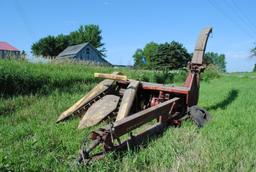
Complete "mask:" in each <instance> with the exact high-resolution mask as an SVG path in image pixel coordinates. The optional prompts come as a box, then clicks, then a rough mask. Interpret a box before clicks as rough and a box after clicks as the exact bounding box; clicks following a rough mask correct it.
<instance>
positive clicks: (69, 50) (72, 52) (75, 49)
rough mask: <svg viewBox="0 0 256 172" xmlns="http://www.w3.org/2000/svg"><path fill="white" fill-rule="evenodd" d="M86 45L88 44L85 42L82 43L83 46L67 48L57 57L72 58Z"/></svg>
mask: <svg viewBox="0 0 256 172" xmlns="http://www.w3.org/2000/svg"><path fill="white" fill-rule="evenodd" d="M88 44H89V43H88V42H86V43H83V44H78V45H73V46H69V47H67V48H66V49H65V50H63V51H62V52H61V53H60V54H59V55H58V56H59V57H62V56H72V55H75V54H77V53H78V52H79V51H81V50H82V49H83V48H84V47H85V46H86V45H88Z"/></svg>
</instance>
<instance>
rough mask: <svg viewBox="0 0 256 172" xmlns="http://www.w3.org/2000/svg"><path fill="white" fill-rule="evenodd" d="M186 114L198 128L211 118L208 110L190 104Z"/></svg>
mask: <svg viewBox="0 0 256 172" xmlns="http://www.w3.org/2000/svg"><path fill="white" fill-rule="evenodd" d="M188 115H189V116H190V118H191V119H192V121H194V123H195V124H196V125H197V126H198V127H199V128H201V127H203V126H204V124H205V123H206V122H207V121H209V120H210V118H211V116H210V114H209V112H207V111H206V110H205V109H203V108H201V107H198V106H191V107H190V108H189V111H188Z"/></svg>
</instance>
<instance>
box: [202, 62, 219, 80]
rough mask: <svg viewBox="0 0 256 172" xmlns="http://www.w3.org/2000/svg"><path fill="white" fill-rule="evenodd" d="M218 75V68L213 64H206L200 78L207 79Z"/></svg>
mask: <svg viewBox="0 0 256 172" xmlns="http://www.w3.org/2000/svg"><path fill="white" fill-rule="evenodd" d="M218 77H220V71H219V68H218V67H217V66H215V65H208V66H207V68H206V69H205V71H204V73H203V74H202V77H201V80H203V81H209V80H211V79H214V78H218Z"/></svg>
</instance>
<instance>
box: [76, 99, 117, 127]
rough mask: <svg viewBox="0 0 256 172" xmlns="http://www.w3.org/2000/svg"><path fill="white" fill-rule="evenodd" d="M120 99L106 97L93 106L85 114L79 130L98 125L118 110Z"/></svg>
mask: <svg viewBox="0 0 256 172" xmlns="http://www.w3.org/2000/svg"><path fill="white" fill-rule="evenodd" d="M119 99H120V97H118V96H115V95H106V96H104V97H102V98H101V99H100V100H98V101H97V102H95V103H94V104H92V106H91V107H90V108H89V109H88V110H87V112H86V113H85V114H84V116H83V118H82V120H81V121H80V123H79V125H78V128H79V129H83V128H86V127H90V126H93V125H95V124H98V123H99V122H100V121H102V120H103V119H104V118H106V117H107V116H108V115H109V114H111V113H112V112H113V111H114V110H115V109H116V108H117V105H118V102H119Z"/></svg>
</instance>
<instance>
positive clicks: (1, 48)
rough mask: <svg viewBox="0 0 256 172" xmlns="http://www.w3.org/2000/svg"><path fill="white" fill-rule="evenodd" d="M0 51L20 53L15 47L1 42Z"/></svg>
mask: <svg viewBox="0 0 256 172" xmlns="http://www.w3.org/2000/svg"><path fill="white" fill-rule="evenodd" d="M0 50H6V51H20V50H18V49H17V48H15V47H14V46H12V45H10V44H9V43H7V42H1V41H0Z"/></svg>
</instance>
